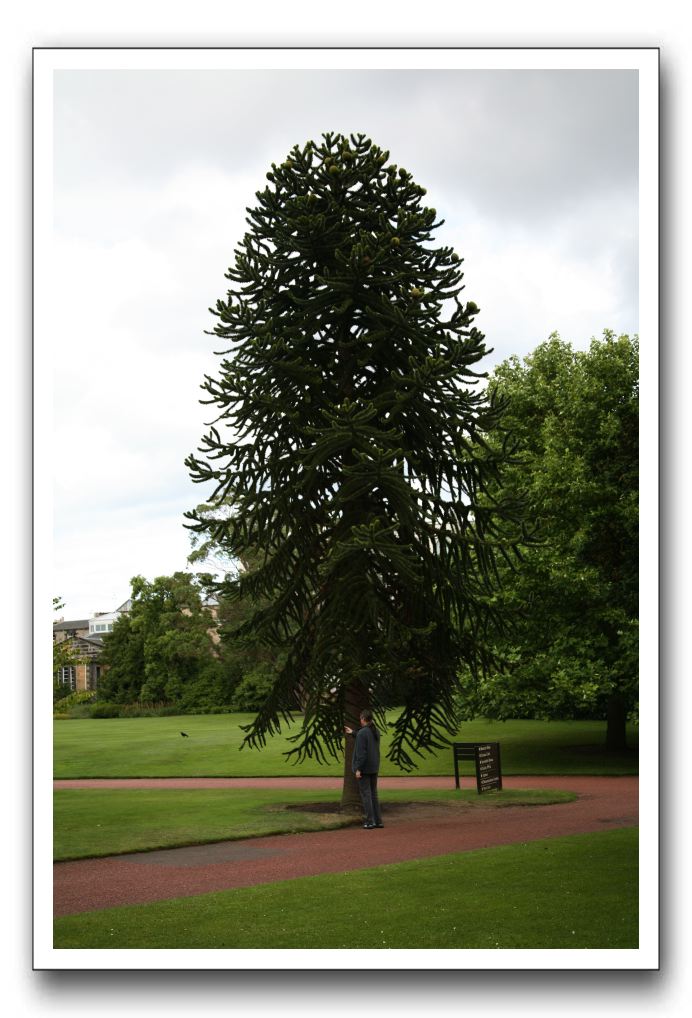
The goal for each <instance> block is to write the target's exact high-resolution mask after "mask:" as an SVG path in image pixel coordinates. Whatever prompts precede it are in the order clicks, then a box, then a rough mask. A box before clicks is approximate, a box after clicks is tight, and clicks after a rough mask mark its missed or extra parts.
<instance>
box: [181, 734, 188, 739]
mask: <svg viewBox="0 0 692 1018" xmlns="http://www.w3.org/2000/svg"><path fill="white" fill-rule="evenodd" d="M180 734H181V735H182V736H183V738H184V739H189V738H190V736H189V735H188V734H187V732H181V733H180Z"/></svg>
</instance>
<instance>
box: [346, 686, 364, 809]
mask: <svg viewBox="0 0 692 1018" xmlns="http://www.w3.org/2000/svg"><path fill="white" fill-rule="evenodd" d="M344 706H345V710H344V723H345V724H346V725H348V727H349V728H352V729H353V735H347V736H346V737H345V739H344V784H343V788H342V791H341V809H342V810H343V811H344V812H353V813H360V811H361V801H360V792H359V791H358V779H357V777H356V776H355V774H354V773H353V771H352V770H351V760H352V758H353V745H354V736H355V733H356V732H357V731H358V729H359V728H360V712H361V711H362V710H365V709H366V708H368V707H369V706H370V694H369V692H368V690H367V689H366V688H365V686H364V685H363V683H362V682H359V681H354V682H352V683H351V684H350V685H349V686H348V688H347V690H346V700H345V705H344Z"/></svg>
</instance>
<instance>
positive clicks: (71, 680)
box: [58, 665, 77, 692]
mask: <svg viewBox="0 0 692 1018" xmlns="http://www.w3.org/2000/svg"><path fill="white" fill-rule="evenodd" d="M58 682H59V683H60V685H61V686H69V688H70V691H71V692H74V690H75V689H76V688H77V671H76V669H75V668H73V667H72V665H68V666H67V667H66V668H59V669H58Z"/></svg>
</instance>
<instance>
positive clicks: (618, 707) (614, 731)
mask: <svg viewBox="0 0 692 1018" xmlns="http://www.w3.org/2000/svg"><path fill="white" fill-rule="evenodd" d="M607 719H608V720H607V728H606V749H607V750H608V751H609V752H613V753H616V752H623V751H624V750H626V749H627V727H626V726H627V703H626V702H625V698H624V697H623V696H622V695H621V694H620V693H617V692H613V693H611V694H610V697H609V699H608V713H607Z"/></svg>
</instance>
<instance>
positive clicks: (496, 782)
mask: <svg viewBox="0 0 692 1018" xmlns="http://www.w3.org/2000/svg"><path fill="white" fill-rule="evenodd" d="M452 748H453V750H454V779H455V786H456V787H457V788H461V780H460V776H459V761H460V760H473V762H474V764H475V765H476V788H477V789H478V794H479V795H481V794H482V793H483V792H493V791H497V792H501V791H502V767H501V764H500V743H499V742H453V743H452Z"/></svg>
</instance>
